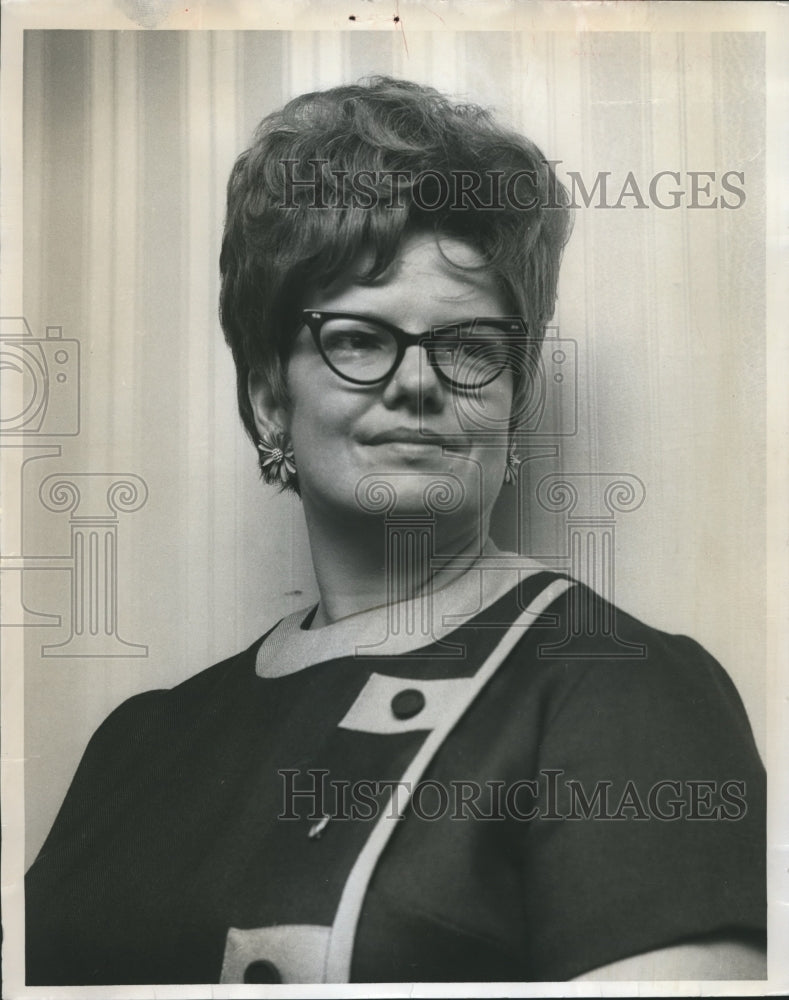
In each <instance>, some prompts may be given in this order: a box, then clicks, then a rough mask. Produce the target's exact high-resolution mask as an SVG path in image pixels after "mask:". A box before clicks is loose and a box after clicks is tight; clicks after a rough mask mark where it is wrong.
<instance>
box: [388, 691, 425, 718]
mask: <svg viewBox="0 0 789 1000" xmlns="http://www.w3.org/2000/svg"><path fill="white" fill-rule="evenodd" d="M424 707H425V696H424V695H423V694H422V692H421V691H417V690H416V688H408V689H407V690H405V691H398V692H397V694H396V695H395V696H394V698H392V714H393V715H394V716H395V718H397V719H413V717H414V716H415V715H419V713H420V712H421V711H422V709H423V708H424Z"/></svg>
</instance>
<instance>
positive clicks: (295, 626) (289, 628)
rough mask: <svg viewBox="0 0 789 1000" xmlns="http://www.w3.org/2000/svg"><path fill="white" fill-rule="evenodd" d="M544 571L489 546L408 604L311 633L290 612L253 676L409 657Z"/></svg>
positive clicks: (259, 657)
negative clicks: (362, 658) (359, 659)
mask: <svg viewBox="0 0 789 1000" xmlns="http://www.w3.org/2000/svg"><path fill="white" fill-rule="evenodd" d="M546 569H547V567H546V566H543V565H542V564H541V563H538V562H536V561H535V560H534V559H529V558H527V557H526V556H521V555H519V554H518V553H516V552H501V551H499V549H497V548H496V546H495V545H494V544H493V543H492V542H490V541H489V542H488V543H487V544H486V546H485V548H484V550H483V552H482V554H481V555H480V556H478V557H476V558H475V559H473V560H472V561H470V563H469V566H468V568H467V569H466V570H465V571H464V572H463V573H462V574H461V575H460V576H458V577H456V578H455V579H454V580H452V582H451V583H448V584H447V585H446V586H444V587H441V588H436V589H435V590H429V591H428V592H426V593H423V594H420V595H418V596H416V597H414V598H411V599H410V600H407V601H399V602H397V603H396V604H391V605H383V606H381V607H376V608H370V609H369V610H367V611H361V612H359V613H358V614H355V615H349V616H348V617H347V618H342V619H340V620H339V621H336V622H333V623H332V624H330V625H324V626H322V627H321V628H315V629H305V628H303V627H302V623H303V621H304V619H305V617H306V616H307V614H308V613H309V611H310V610H311V609H310V608H303V609H301V610H300V611H294V612H293V614H290V615H288V616H287V617H286V618H283V619H282V620H281V621H280V622H278V624H277V625H275V626H274V628H273V629H272V630H271V632H270V633H269V634H268V635H267V636H266V638H265V640H264V642H263V643H262V645H261V646H260V649H259V650H258V653H257V659H256V663H255V671H256V673H257V674H258V676H259V677H266V678H274V677H284V676H286V675H287V674H293V673H296V672H297V671H299V670H304V669H305V668H306V667H309V666H312V665H314V664H317V663H325V662H326V661H328V660H334V659H339V658H340V657H345V656H354V655H365V654H371V655H375V656H397V655H398V654H401V653H409V652H413V651H414V650H416V649H419V648H421V647H423V646H429V645H430V644H431V643H432V642H435V641H437V640H441V639H443V638H444V637H445V636H447V635H449V633H450V632H452V631H453V630H454V629H456V628H458V626H460V625H463V624H464V623H465V622H467V621H468V620H469V619H470V618H472V617H473V616H474V615H476V614H479V613H480V611H483V610H484V609H485V608H487V607H489V606H490V605H491V604H493V602H494V601H496V600H498V598H499V597H501V596H502V595H503V594H506V593H507V591H509V590H512V589H513V588H514V587H517V586H518V585H519V584H520V583H521V582H522V581H523V580H525V579H526V578H527V577H529V576H532V575H534V574H535V573H540V572H544V571H545V570H546Z"/></svg>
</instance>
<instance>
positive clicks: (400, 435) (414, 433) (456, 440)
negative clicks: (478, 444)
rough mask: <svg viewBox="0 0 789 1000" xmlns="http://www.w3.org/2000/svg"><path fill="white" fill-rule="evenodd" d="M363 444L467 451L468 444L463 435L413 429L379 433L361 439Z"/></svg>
mask: <svg viewBox="0 0 789 1000" xmlns="http://www.w3.org/2000/svg"><path fill="white" fill-rule="evenodd" d="M362 441H363V443H364V444H368V445H379V444H392V445H406V446H415V447H424V448H444V447H447V448H459V449H461V450H468V448H469V447H470V442H469V441H468V440H467V439H466V438H465V436H464V435H463V434H446V435H445V434H437V433H436V432H434V431H425V430H415V429H413V428H405V427H403V428H397V429H395V430H386V431H379V432H378V433H377V434H370V435H367V436H365V437H364V438H363V439H362Z"/></svg>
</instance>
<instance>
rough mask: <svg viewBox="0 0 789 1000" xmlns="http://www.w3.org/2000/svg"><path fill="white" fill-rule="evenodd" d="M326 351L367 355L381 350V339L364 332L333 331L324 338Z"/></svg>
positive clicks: (373, 334)
mask: <svg viewBox="0 0 789 1000" xmlns="http://www.w3.org/2000/svg"><path fill="white" fill-rule="evenodd" d="M324 344H325V346H326V349H327V350H328V351H347V352H356V353H368V352H374V351H380V350H381V349H382V346H383V345H382V343H381V338H380V336H378V335H377V334H375V333H372V332H368V331H366V330H333V331H332V332H331V333H330V334H328V336H326V337H325V338H324Z"/></svg>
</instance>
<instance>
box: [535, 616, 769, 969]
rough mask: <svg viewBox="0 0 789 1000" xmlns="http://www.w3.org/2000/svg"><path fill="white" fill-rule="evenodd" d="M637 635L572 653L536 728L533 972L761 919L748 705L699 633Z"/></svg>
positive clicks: (761, 796)
mask: <svg viewBox="0 0 789 1000" xmlns="http://www.w3.org/2000/svg"><path fill="white" fill-rule="evenodd" d="M644 648H645V651H646V655H645V657H644V658H643V659H628V660H626V661H623V662H616V661H610V660H608V661H607V660H605V659H590V660H588V661H584V662H580V663H575V664H572V665H568V668H567V675H568V677H570V676H571V677H572V681H571V682H568V683H567V684H566V690H565V693H564V694H563V697H562V699H561V700H560V701H559V703H558V704H557V705H556V707H555V709H554V712H553V715H552V717H551V718H550V719H549V721H548V722H547V725H546V727H545V729H544V732H543V738H542V740H541V744H540V752H539V762H540V767H539V774H540V782H541V789H542V794H541V811H540V816H539V818H538V819H537V820H536V821H535V822H533V823H531V824H530V825H529V832H528V836H527V843H526V845H525V852H524V862H523V864H524V892H525V898H526V900H527V907H529V910H530V912H529V924H530V928H529V929H530V950H532V949H533V955H534V956H535V964H536V966H537V971H538V972H539V973H541V974H542V978H546V979H567V978H571V977H573V976H576V975H579V974H581V973H583V972H585V971H588V970H590V969H592V968H596V967H599V966H601V965H605V964H608V963H609V962H613V961H616V960H618V959H621V958H625V957H628V956H631V955H637V954H640V953H643V952H647V951H651V950H654V949H658V948H662V947H668V946H670V945H672V944H676V943H679V942H681V941H688V940H692V939H694V938H699V937H701V936H704V935H707V934H712V933H731V934H735V935H747V936H749V937H750V936H751V935H754V934H757V935H758V934H763V932H764V926H765V916H766V903H765V779H764V770H763V767H762V764H761V761H760V759H759V755H758V752H757V750H756V747H755V745H754V741H753V737H752V735H751V731H750V726H749V724H748V720H747V717H746V715H745V711H744V709H743V706H742V703H741V701H740V699H739V696H738V694H737V692H736V689H735V688H734V685H733V684H732V682H731V680H730V679H729V677H728V675H727V674H726V673H725V672H724V670H723V669H722V668H721V667H720V665H719V664H718V663H717V662H716V661H715V660H714V659H713V658H712V657H711V656H709V654H707V653H706V652H705V651H704V650H703V649H702V648H701V647H700V646H699V645H698V644H697V643H695V642H693V641H692V640H690V639H687V638H685V637H671V636H665V635H663V634H662V633H652V632H650V634H649V639H648V641H647V642H646V643H645V647H644ZM538 978H539V976H538Z"/></svg>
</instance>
